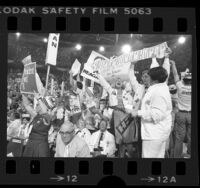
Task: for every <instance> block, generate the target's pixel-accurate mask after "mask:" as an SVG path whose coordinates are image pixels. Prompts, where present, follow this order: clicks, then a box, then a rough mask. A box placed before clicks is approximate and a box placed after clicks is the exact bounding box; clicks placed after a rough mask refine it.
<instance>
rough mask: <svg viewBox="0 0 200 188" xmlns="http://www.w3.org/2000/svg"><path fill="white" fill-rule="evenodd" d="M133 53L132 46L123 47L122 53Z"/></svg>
mask: <svg viewBox="0 0 200 188" xmlns="http://www.w3.org/2000/svg"><path fill="white" fill-rule="evenodd" d="M130 51H131V46H130V45H129V44H125V45H124V46H122V52H123V53H129V52H130Z"/></svg>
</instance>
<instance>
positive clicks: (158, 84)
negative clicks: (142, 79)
mask: <svg viewBox="0 0 200 188" xmlns="http://www.w3.org/2000/svg"><path fill="white" fill-rule="evenodd" d="M148 75H149V81H150V87H149V88H148V90H147V92H146V94H145V96H144V98H143V100H142V104H141V109H140V110H138V111H135V110H134V111H132V115H133V116H134V117H136V116H139V117H141V137H142V158H164V156H165V146H166V141H167V139H168V138H169V135H170V132H171V126H172V116H171V112H172V102H171V96H170V93H169V88H168V86H167V84H166V80H167V78H168V74H167V71H166V70H165V69H164V68H163V67H155V68H152V69H150V70H149V72H148Z"/></svg>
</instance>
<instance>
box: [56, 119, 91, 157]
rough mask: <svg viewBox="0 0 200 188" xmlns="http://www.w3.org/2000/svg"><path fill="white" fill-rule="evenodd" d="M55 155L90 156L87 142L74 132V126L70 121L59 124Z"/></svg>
mask: <svg viewBox="0 0 200 188" xmlns="http://www.w3.org/2000/svg"><path fill="white" fill-rule="evenodd" d="M55 157H91V156H90V150H89V147H88V145H87V143H86V142H85V141H84V139H82V138H80V137H79V136H78V135H77V134H76V133H75V126H74V124H73V123H71V122H70V121H65V122H64V123H63V124H62V125H61V128H60V130H59V133H58V136H57V139H56V153H55Z"/></svg>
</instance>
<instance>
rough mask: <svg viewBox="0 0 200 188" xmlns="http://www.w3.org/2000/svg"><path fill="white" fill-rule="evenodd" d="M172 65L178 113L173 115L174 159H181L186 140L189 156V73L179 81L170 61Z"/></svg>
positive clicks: (190, 89)
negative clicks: (185, 140)
mask: <svg viewBox="0 0 200 188" xmlns="http://www.w3.org/2000/svg"><path fill="white" fill-rule="evenodd" d="M170 62H171V65H172V72H173V75H174V81H175V83H176V87H177V94H178V112H177V113H176V115H175V126H174V133H175V147H174V157H175V158H181V157H182V154H183V142H184V139H185V137H186V138H187V142H188V148H187V153H188V154H189V156H190V154H191V93H192V88H191V80H192V76H191V73H187V72H185V75H184V77H183V79H182V80H180V79H179V75H178V73H177V69H176V65H175V62H174V61H172V60H171V61H170Z"/></svg>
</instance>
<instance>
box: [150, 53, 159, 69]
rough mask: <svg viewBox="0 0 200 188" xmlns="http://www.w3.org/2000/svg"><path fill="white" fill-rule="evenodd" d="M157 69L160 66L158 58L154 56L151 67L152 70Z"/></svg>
mask: <svg viewBox="0 0 200 188" xmlns="http://www.w3.org/2000/svg"><path fill="white" fill-rule="evenodd" d="M155 67H159V64H158V62H157V60H156V56H155V55H153V56H152V62H151V65H150V69H152V68H155Z"/></svg>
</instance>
